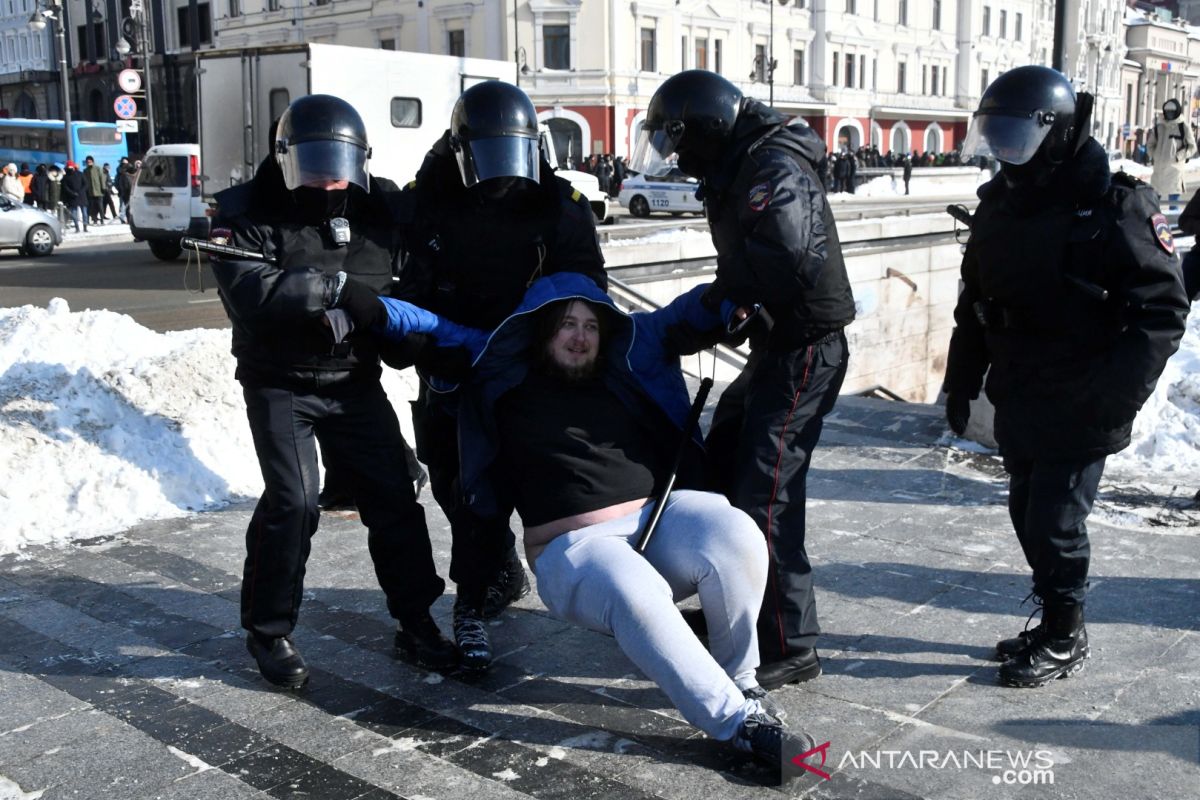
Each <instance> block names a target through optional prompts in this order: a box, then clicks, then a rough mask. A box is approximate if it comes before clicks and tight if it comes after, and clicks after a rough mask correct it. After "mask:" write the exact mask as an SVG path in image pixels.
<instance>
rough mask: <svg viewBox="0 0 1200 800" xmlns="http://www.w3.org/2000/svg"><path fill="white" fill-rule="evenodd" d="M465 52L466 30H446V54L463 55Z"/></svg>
mask: <svg viewBox="0 0 1200 800" xmlns="http://www.w3.org/2000/svg"><path fill="white" fill-rule="evenodd" d="M466 54H467V32H466V31H464V30H457V31H446V55H448V56H465V55H466Z"/></svg>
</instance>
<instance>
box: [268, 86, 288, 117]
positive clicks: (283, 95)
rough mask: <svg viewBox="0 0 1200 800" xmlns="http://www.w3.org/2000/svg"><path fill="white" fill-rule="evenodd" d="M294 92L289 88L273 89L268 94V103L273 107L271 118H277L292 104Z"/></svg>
mask: <svg viewBox="0 0 1200 800" xmlns="http://www.w3.org/2000/svg"><path fill="white" fill-rule="evenodd" d="M291 102H292V93H291V92H289V91H288V90H287V89H272V90H271V91H270V93H269V94H268V95H267V104H268V105H269V106H270V107H271V119H272V120H277V119H279V118H280V117H282V116H283V112H284V111H287V107H288V106H289V105H291Z"/></svg>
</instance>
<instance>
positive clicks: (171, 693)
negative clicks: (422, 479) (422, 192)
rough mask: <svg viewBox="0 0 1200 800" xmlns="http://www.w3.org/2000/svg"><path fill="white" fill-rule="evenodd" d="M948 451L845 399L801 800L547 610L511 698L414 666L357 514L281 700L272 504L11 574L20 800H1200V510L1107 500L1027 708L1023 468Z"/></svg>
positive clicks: (0, 575)
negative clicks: (268, 600)
mask: <svg viewBox="0 0 1200 800" xmlns="http://www.w3.org/2000/svg"><path fill="white" fill-rule="evenodd" d="M944 441H945V440H944V426H943V424H942V422H941V418H940V415H939V410H938V409H936V408H932V407H928V406H920V405H906V404H892V403H887V402H884V401H874V400H864V399H856V398H844V399H843V401H842V402H841V403H840V404H839V407H838V409H837V411H836V412H835V413H834V415H833V416H832V417H831V418H830V419H829V422H828V424H827V426H826V433H825V436H824V439H823V445H822V448H821V450H820V451H819V452H818V455H817V458H816V459H815V462H814V469H813V472H812V474H811V478H810V485H809V495H810V513H809V526H810V533H809V541H810V548H811V552H812V554H813V557H814V563H815V576H816V580H817V584H818V591H819V595H818V597H819V605H820V610H821V614H822V626H823V629H824V632H825V633H824V636H823V638H822V641H821V648H822V655H823V657H824V660H825V675H824V676H822V677H821V678H819V679H818V680H816V681H813V682H811V683H809V684H806V685H803V686H791V687H786V688H785V689H783V690H781V691H779V692H776V693H775V696H776V697H777V698H778V700H779V702H780V703H782V705H784V706H785V707H786V709H787V710H788V712H789V719H790V720H791V721H792V723H793V724H794V725H796V726H798V727H802V728H804V729H806V730H808V731H809V732H810V733H811V734H812V735H813V736H814V737H815V739H816V741H817V742H818V743H819V744H820V743H825V742H828V743H829V744H828V746H827V747H826V748H824V749H823V750H821V751H819V752H817V753H814V754H812V755H811V756H809V757H808V758H807V759H805V763H807V764H810V765H812V766H814V767H816V768H818V769H820V770H821V771H822V772H824V773H826V774H829V775H830V778H829V779H828V780H826V779H824V778H823V777H821V776H820V775H818V774H816V773H815V772H811V771H806V772H804V775H803V777H800V778H797V779H794V780H791V781H789V782H786V783H784V784H783V785H777V784H779V776H778V774H772V772H771V771H769V770H763V769H760V768H758V767H755V766H753V765H751V764H749V763H747V762H746V761H745V760H744V759H743V758H742V757H739V756H737V755H735V754H732V753H730V752H728V750H727V748H725V747H724V746H722V745H720V744H719V743H716V742H712V741H710V740H708V739H706V738H705V737H704V736H703V735H702V734H699V733H698V732H696V731H695V730H694V729H693V728H691V727H690V726H688V725H687V724H686V723H684V722H683V721H682V719H681V718H680V716H679V714H678V713H677V712H676V711H675V710H674V709H672V708H671V707H670V706H669V704H668V703H667V701H666V698H665V697H664V696H663V695H662V694H661V693H660V692H659V691H658V690H657V689H656V688H655V687H654V686H653V684H650V683H649V682H648V681H646V680H645V679H644V678H643V677H641V676H640V675H639V674H638V673H637V672H636V670H635V669H634V667H633V666H632V665H631V664H630V662H628V661H627V660H626V659H625V658H624V657H623V656H622V655H621V653H620V652H619V650H618V649H617V648H616V646H615V644H614V642H613V641H612V640H611V639H609V638H606V637H604V636H601V635H598V634H595V633H592V632H589V631H585V630H582V629H580V628H576V627H574V626H571V625H568V624H565V623H562V622H559V621H557V620H555V619H553V618H551V617H550V616H549V615H548V614H547V612H546V610H545V608H544V607H543V606H542V605H541V603H540V602H539V601H538V599H537V594H536V592H534V593H533V594H531V595H530V596H529V597H527V598H525V599H523V600H521V601H520V602H518V603H517V604H516V605H515V606H514V607H513V608H511V609H509V610H508V611H506V612H505V613H504V614H503V615H502V617H501V618H500V619H498V620H497V621H495V622H493V623H492V626H491V628H490V633H491V635H492V638H493V643H494V645H495V647H496V649H497V652H498V654H499V658H498V660H497V663H496V665H495V666H494V668H493V669H492V670H491V671H490V672H489V673H488V674H486V675H485V676H483V677H481V678H474V679H473V678H470V677H468V676H466V675H462V674H448V675H439V674H433V673H428V672H425V671H422V670H420V669H417V668H415V667H413V666H410V665H408V664H406V663H404V662H402V661H399V660H397V659H396V658H395V656H394V654H393V652H392V648H391V634H392V630H393V628H392V623H391V621H390V620H389V619H388V617H387V614H386V611H385V610H384V606H383V601H382V596H381V594H380V592H379V590H378V588H377V586H376V585H375V583H374V578H373V574H372V571H371V566H370V562H369V559H368V557H367V548H366V535H365V530H364V529H363V528H362V527H361V526H360V525H359V523H358V521H357V519H356V518H355V517H354V516H353V515H340V516H339V515H327V516H326V517H325V518H324V519H323V521H322V527H321V531H320V533H319V534H318V535H317V538H316V539H315V540H314V549H313V554H312V558H311V560H310V563H309V571H308V575H307V579H306V595H305V602H304V606H303V609H302V611H301V618H300V627H299V628H298V629H297V631H296V635H295V641H296V643H297V645H298V646H299V647H300V649H301V650H302V652H303V653H304V654H305V656H306V658H307V659H308V661H309V663H310V666H311V667H312V668H313V674H312V680H311V681H310V683H309V685H308V687H307V688H306V689H304V690H302V691H298V692H284V691H278V690H275V689H273V688H272V687H270V686H269V685H267V684H266V683H264V682H263V681H262V679H261V678H260V677H259V676H258V674H257V672H256V671H255V670H254V668H253V664H252V661H251V660H250V658H249V656H248V655H247V654H246V651H245V647H244V643H243V637H242V633H241V631H240V630H239V628H238V614H237V610H238V605H237V604H238V592H239V573H240V570H241V563H242V558H243V555H242V548H243V544H242V542H243V535H244V529H245V525H246V521H247V519H248V516H249V513H250V505H249V504H242V505H239V506H236V507H232V508H229V509H226V510H223V511H219V512H211V513H204V514H198V515H194V516H190V517H188V518H185V519H179V520H170V521H163V522H154V523H148V524H144V525H141V526H138V527H136V528H134V529H132V530H129V531H127V532H125V533H124V534H122V535H120V536H117V537H111V538H106V539H103V540H96V541H93V542H86V543H83V544H81V545H77V546H73V547H71V548H68V549H34V550H28V551H26V552H24V553H23V554H21V556H20V557H16V556H10V557H6V558H3V559H0V798H3V799H4V800H9V799H10V798H43V800H50V799H51V798H105V800H112V799H115V798H189V799H190V800H200V799H201V798H219V799H220V800H231V799H235V798H248V797H268V796H269V797H274V798H299V797H306V798H319V799H321V800H340V799H341V798H346V799H347V800H348V799H349V798H371V799H372V800H373V799H374V798H389V797H407V798H413V799H414V800H416V798H471V799H472V800H483V799H484V798H517V797H534V798H539V799H543V800H551V799H552V798H570V799H571V800H584V798H621V800H626V799H627V798H644V797H661V798H669V799H670V800H697V798H751V797H755V798H757V797H762V798H770V797H779V796H805V797H812V798H821V799H823V800H831V799H832V798H860V799H861V800H884V799H887V800H903V798H912V797H922V798H1002V797H1021V798H1042V797H1047V798H1075V797H1079V798H1084V797H1087V798H1117V797H1120V798H1123V800H1133V799H1134V798H1151V797H1153V798H1168V799H1171V798H1180V800H1182V798H1193V797H1195V796H1196V787H1197V786H1200V766H1198V764H1200V756H1198V749H1200V638H1198V637H1197V633H1196V630H1197V622H1198V620H1200V580H1198V578H1197V575H1198V573H1200V570H1198V569H1197V565H1198V564H1200V552H1198V547H1197V545H1198V544H1200V539H1198V537H1197V531H1198V528H1197V512H1196V509H1195V504H1194V502H1193V501H1192V499H1191V498H1192V494H1193V493H1194V491H1195V489H1196V488H1197V487H1183V486H1158V485H1155V484H1154V483H1153V480H1152V476H1150V479H1149V480H1148V478H1147V476H1126V477H1122V476H1115V477H1113V476H1110V478H1109V479H1108V480H1106V483H1105V486H1104V490H1103V491H1104V494H1103V497H1102V500H1101V503H1100V504H1099V506H1098V508H1097V512H1096V514H1095V515H1094V516H1093V522H1092V525H1091V529H1092V533H1093V580H1092V589H1091V594H1090V597H1089V605H1088V627H1089V634H1090V638H1091V643H1092V649H1093V657H1092V659H1091V660H1090V661H1089V662H1088V665H1087V668H1086V669H1085V670H1084V671H1083V672H1082V673H1081V674H1079V675H1078V676H1075V677H1073V678H1070V679H1068V680H1065V681H1060V682H1057V683H1056V684H1054V685H1051V686H1047V687H1045V688H1043V689H1040V690H1013V689H1003V688H1000V687H998V686H997V685H996V664H995V662H993V661H992V660H991V655H992V644H993V643H994V642H995V641H996V639H998V638H1001V637H1004V636H1010V635H1012V634H1014V633H1015V632H1016V631H1017V630H1020V628H1021V627H1022V626H1023V625H1024V624H1025V617H1026V614H1027V613H1028V611H1029V610H1030V607H1029V606H1028V605H1026V606H1022V605H1021V601H1022V599H1023V598H1024V597H1025V595H1026V593H1027V591H1028V589H1027V585H1028V578H1027V575H1026V568H1025V566H1024V564H1023V562H1022V560H1021V556H1020V553H1019V550H1018V548H1017V544H1016V540H1015V537H1014V536H1013V535H1012V533H1011V531H1010V529H1009V525H1008V520H1007V514H1006V511H1005V507H1004V499H1005V487H1004V482H1003V478H1002V472H1001V470H1000V468H999V464H998V461H997V460H996V459H995V458H994V457H992V456H986V455H972V454H968V453H964V452H961V451H957V450H951V449H948V448H947V447H946V446H945V444H944ZM423 499H424V500H425V501H426V503H427V508H428V515H429V520H430V527H431V531H432V535H433V538H434V546H435V551H436V555H437V558H438V563H439V568H440V570H441V571H442V573H443V574H445V571H446V567H447V564H448V559H449V531H448V527H447V525H446V522H445V519H444V518H443V517H442V516H441V514H440V512H439V511H438V510H437V509H436V507H435V506H434V504H433V503H432V500H431V499H430V497H429V495H428V492H426V493H425V495H424V496H423ZM452 601H453V597H452V596H451V595H449V594H448V595H447V596H445V597H443V598H442V599H441V600H440V601H439V602H438V604H437V605H436V607H435V616H436V617H437V618H438V620H439V622H440V623H441V624H442V625H443V628H444V629H445V630H448V629H449V615H450V607H451V603H452ZM822 755H823V756H824V757H825V759H824V762H823V764H822V759H821V757H822ZM1051 781H1052V783H1051Z"/></svg>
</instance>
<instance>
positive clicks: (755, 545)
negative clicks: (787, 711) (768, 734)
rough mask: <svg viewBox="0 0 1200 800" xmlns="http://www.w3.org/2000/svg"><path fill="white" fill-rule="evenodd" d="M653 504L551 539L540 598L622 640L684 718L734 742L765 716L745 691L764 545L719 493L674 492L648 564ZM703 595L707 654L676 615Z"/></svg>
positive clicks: (754, 654)
mask: <svg viewBox="0 0 1200 800" xmlns="http://www.w3.org/2000/svg"><path fill="white" fill-rule="evenodd" d="M652 508H653V505H647V506H645V507H644V508H642V509H639V510H638V511H636V512H634V513H632V514H628V515H626V516H624V517H620V518H619V519H614V520H609V521H608V522H602V523H600V524H598V525H591V526H589V527H586V528H580V529H579V530H575V531H571V532H569V533H564V534H562V535H561V536H559V537H557V538H556V539H554V540H553V541H551V542H550V544H549V545H548V546H547V547H546V549H545V550H544V551H543V552H542V554H541V555H540V556H538V558H537V560H536V561H535V562H534V564H533V571H534V574H536V575H537V586H538V594H539V595H540V596H541V598H542V602H543V603H545V604H546V607H547V608H548V609H550V612H551V613H553V614H554V615H555V616H558V617H560V618H562V619H565V620H567V621H569V622H574V623H577V624H579V625H583V626H585V627H587V628H590V629H592V630H595V631H599V632H601V633H608V634H611V635H613V636H614V637H616V640H617V644H618V645H620V647H621V650H622V651H624V653H625V655H626V656H628V657H629V658H630V660H632V661H633V663H634V664H636V665H637V666H638V668H639V669H641V670H642V672H644V673H645V674H646V676H647V677H649V678H650V679H651V680H653V681H654V682H655V683H657V684H658V686H659V687H660V688H661V689H662V690H663V691H664V692H665V693H666V695H667V697H669V698H670V699H671V702H672V703H674V704H675V707H676V708H678V709H679V710H680V711H681V712H682V713H683V716H684V718H685V719H686V720H687V721H688V722H690V723H691V724H693V725H695V726H696V727H698V728H700V729H701V730H703V731H704V732H705V733H707V734H708V735H709V736H711V737H713V738H714V739H719V740H722V741H724V740H727V739H731V738H733V736H734V734H735V733H737V728H738V725H740V724H741V722H742V720H743V719H744V718H745V716H746V714H747V713H750V712H752V711H754V710H757V702H756V701H750V700H746V699H745V698H744V697H743V696H742V691H741V690H742V689H747V688H750V687H751V686H755V685H757V681H756V680H755V677H754V671H755V669H756V668H757V667H758V637H757V633H756V629H755V621H756V620H757V618H758V609H759V605H760V604H761V603H762V597H763V588H764V586H765V583H766V576H767V547H766V543H765V541H764V540H763V535H762V532H761V531H760V530H759V529H758V526H757V525H755V524H754V520H752V519H750V517H749V516H747V515H746V514H745V513H743V512H741V511H739V510H738V509H736V508H734V507H732V506H731V505H729V501H728V500H726V499H725V498H724V497H723V496H721V495H718V494H712V493H709V492H694V491H677V492H672V493H671V496H670V498H668V500H667V507H666V509H665V510H664V511H663V514H662V518H661V519H660V520H659V525H658V530H657V531H656V532H655V534H654V538H653V539H651V540H650V545H649V547H648V548H647V549H646V554H645V556H644V557H643V556H640V555H638V553H637V551H635V550H634V549H633V546H634V544H635V543H636V542H637V537H638V535H639V534H640V532H641V530H642V528H643V527H644V526H645V523H646V520H647V518H648V517H649V516H650V512H651V509H652ZM696 593H699V595H700V604H701V605H702V606H703V608H704V617H705V620H706V621H707V622H708V635H709V650H705V649H704V646H703V645H702V644H700V641H699V640H698V639H697V638H696V636H695V634H693V633H692V631H691V629H690V628H689V627H688V625H687V623H686V622H684V621H683V617H682V616H681V615H680V613H679V609H678V608H676V607H675V602H676V601H678V600H682V599H683V598H685V597H691V596H692V595H694V594H696ZM710 650H711V655H710Z"/></svg>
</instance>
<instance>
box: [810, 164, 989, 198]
mask: <svg viewBox="0 0 1200 800" xmlns="http://www.w3.org/2000/svg"><path fill="white" fill-rule="evenodd" d="M894 169H895V170H896V174H895V175H894V176H892V175H880V176H879V177H877V178H872V179H871V180H869V181H867V182H865V183H863V184H861V185H859V186H856V187H855V188H854V194H850V193H849V192H830V193H829V199H830V200H831V201H833V202H839V201H846V200H852V199H854V198H856V197H903V196H904V178H903V177H902V176H901V168H900V167H894ZM939 169H954V170H955V171H954V172H952V173H951V172H946V173H944V175H941V176H939V175H938V174H937V170H939ZM922 173H923V174H922ZM922 173H917V174H914V175H913V179H912V180H911V181H910V182H909V196H910V197H957V196H959V195H963V194H971V193H973V192H974V191H975V189H976V188H978V187H979V186H982V185H983V184H985V183H987V182H988V181H990V180H991V179H992V173H990V172H988V171H987V170H986V169H980V170H973V171H971V172H964V171H963V170H961V169H956V168H954V167H930V168H929V169H927V170H922Z"/></svg>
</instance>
